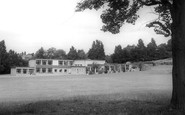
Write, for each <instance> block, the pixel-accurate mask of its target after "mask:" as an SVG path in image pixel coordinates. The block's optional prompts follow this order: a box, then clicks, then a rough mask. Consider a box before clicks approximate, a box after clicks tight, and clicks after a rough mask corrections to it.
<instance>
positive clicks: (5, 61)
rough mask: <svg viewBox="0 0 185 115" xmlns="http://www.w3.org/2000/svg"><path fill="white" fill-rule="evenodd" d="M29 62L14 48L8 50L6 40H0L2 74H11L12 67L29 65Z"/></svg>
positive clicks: (0, 71) (0, 72)
mask: <svg viewBox="0 0 185 115" xmlns="http://www.w3.org/2000/svg"><path fill="white" fill-rule="evenodd" d="M27 65H28V62H27V61H25V60H23V59H22V57H21V55H20V54H18V53H16V52H15V51H13V50H9V52H7V50H6V45H5V41H4V40H2V41H0V74H9V73H10V69H11V67H15V66H27Z"/></svg>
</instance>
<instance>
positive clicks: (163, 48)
mask: <svg viewBox="0 0 185 115" xmlns="http://www.w3.org/2000/svg"><path fill="white" fill-rule="evenodd" d="M23 54H26V53H25V52H24V53H20V54H19V53H16V52H15V51H13V50H10V51H9V52H7V51H6V45H5V41H4V40H2V41H0V74H8V73H10V69H11V67H16V66H28V61H26V60H24V59H23V58H22V55H23ZM32 55H33V58H32V59H69V60H78V59H79V60H80V59H97V60H106V62H108V63H125V62H127V61H131V62H138V61H150V60H157V59H164V58H169V57H171V40H169V41H168V42H167V43H163V44H160V45H158V46H157V44H156V42H155V40H154V39H153V38H152V39H151V42H150V43H148V44H147V46H145V45H144V42H143V40H142V39H139V40H138V43H137V45H128V46H127V47H125V48H122V46H121V45H118V46H116V47H115V49H114V53H113V54H111V55H105V51H104V45H103V43H102V41H100V40H95V41H93V43H92V46H91V48H90V49H89V50H88V52H87V53H85V51H84V50H83V49H80V50H77V49H76V48H75V47H74V46H71V48H70V50H69V52H68V53H66V52H65V51H64V50H62V49H56V48H54V47H51V48H49V49H47V50H45V49H44V48H43V47H41V48H40V49H38V51H36V53H32Z"/></svg>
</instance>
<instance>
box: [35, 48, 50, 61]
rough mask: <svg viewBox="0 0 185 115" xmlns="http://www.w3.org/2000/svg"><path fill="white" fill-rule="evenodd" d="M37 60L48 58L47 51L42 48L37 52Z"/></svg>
mask: <svg viewBox="0 0 185 115" xmlns="http://www.w3.org/2000/svg"><path fill="white" fill-rule="evenodd" d="M35 58H38V59H45V58H47V56H46V51H45V50H44V48H43V47H41V48H40V49H39V50H38V51H36V53H35Z"/></svg>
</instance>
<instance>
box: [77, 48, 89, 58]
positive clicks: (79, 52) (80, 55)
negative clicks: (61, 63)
mask: <svg viewBox="0 0 185 115" xmlns="http://www.w3.org/2000/svg"><path fill="white" fill-rule="evenodd" d="M77 55H78V59H87V56H86V54H85V51H84V50H78V52H77Z"/></svg>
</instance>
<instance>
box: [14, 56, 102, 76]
mask: <svg viewBox="0 0 185 115" xmlns="http://www.w3.org/2000/svg"><path fill="white" fill-rule="evenodd" d="M93 63H96V64H105V61H104V60H56V59H35V60H30V61H29V67H15V68H11V75H68V74H74V75H76V74H83V75H85V74H87V72H86V68H87V67H88V65H89V64H93Z"/></svg>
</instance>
